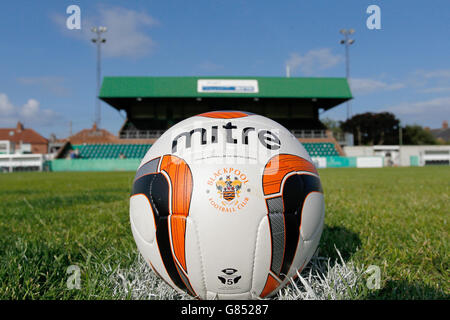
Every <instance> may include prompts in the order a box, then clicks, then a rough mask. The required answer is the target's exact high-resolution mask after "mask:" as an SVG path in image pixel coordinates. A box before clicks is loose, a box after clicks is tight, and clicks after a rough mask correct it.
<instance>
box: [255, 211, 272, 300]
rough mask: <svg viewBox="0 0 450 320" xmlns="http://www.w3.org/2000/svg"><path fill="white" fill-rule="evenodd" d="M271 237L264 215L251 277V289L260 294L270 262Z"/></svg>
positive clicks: (267, 219) (259, 228) (258, 234)
mask: <svg viewBox="0 0 450 320" xmlns="http://www.w3.org/2000/svg"><path fill="white" fill-rule="evenodd" d="M271 247H272V244H271V238H270V226H269V218H268V216H267V215H266V216H265V217H264V218H263V219H262V220H261V223H260V224H259V227H258V233H257V238H256V249H255V257H254V261H253V264H254V265H253V279H252V288H251V291H252V292H254V293H256V294H257V295H259V294H261V292H262V291H263V289H264V285H265V283H266V279H267V275H268V274H269V269H270V262H271Z"/></svg>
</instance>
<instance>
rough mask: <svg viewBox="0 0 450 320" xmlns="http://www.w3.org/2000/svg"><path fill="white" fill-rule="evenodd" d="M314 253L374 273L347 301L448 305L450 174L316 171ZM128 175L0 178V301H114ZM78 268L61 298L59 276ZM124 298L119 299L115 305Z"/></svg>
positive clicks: (123, 245)
mask: <svg viewBox="0 0 450 320" xmlns="http://www.w3.org/2000/svg"><path fill="white" fill-rule="evenodd" d="M320 176H321V179H322V184H323V187H324V192H325V201H326V219H325V228H324V233H323V235H322V239H321V243H320V249H319V254H320V256H322V257H328V258H331V260H332V261H333V260H335V259H337V258H338V256H337V251H336V249H335V248H337V249H338V250H339V252H340V253H341V255H342V258H343V259H344V260H345V261H347V262H350V261H351V262H352V263H353V264H355V265H356V266H358V267H359V268H360V269H361V270H365V269H366V268H367V267H368V266H369V265H375V266H378V267H379V268H380V270H381V283H380V284H381V288H380V289H364V290H361V291H359V293H358V294H357V295H355V296H352V297H353V298H355V299H449V298H450V281H449V280H450V277H449V224H448V218H449V217H450V215H449V213H450V209H449V208H450V205H449V186H450V168H449V167H444V166H442V167H441V166H436V167H424V168H383V169H323V170H321V171H320ZM133 177H134V173H133V172H111V173H100V172H98V173H88V172H83V173H13V174H2V175H0V299H115V298H119V297H118V296H117V294H116V293H115V291H114V288H113V286H112V285H111V275H112V273H113V272H114V270H117V269H118V268H121V269H125V270H126V269H127V268H131V266H132V264H133V263H135V261H136V257H137V256H138V254H137V249H136V246H135V243H134V240H133V237H132V234H131V230H130V224H129V215H128V203H129V202H128V197H129V193H130V189H131V184H132V180H133ZM70 265H76V266H78V267H79V268H80V271H81V277H80V280H81V282H80V284H81V287H80V289H72V290H70V289H68V287H67V281H68V278H69V277H70V275H71V274H70V273H67V268H68V267H69V266H70ZM120 298H123V297H120Z"/></svg>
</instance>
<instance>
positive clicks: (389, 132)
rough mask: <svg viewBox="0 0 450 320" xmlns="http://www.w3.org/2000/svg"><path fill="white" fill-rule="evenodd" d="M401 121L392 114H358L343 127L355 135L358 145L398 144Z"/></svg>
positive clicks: (343, 124) (342, 126)
mask: <svg viewBox="0 0 450 320" xmlns="http://www.w3.org/2000/svg"><path fill="white" fill-rule="evenodd" d="M399 124H400V120H398V119H397V118H396V117H395V115H394V114H392V113H390V112H381V113H372V112H366V113H362V114H356V115H354V116H353V117H351V118H350V119H348V120H347V121H345V122H343V123H342V125H341V128H342V130H344V131H345V132H350V133H353V137H354V141H355V144H356V145H386V144H398V142H399V141H398V130H399Z"/></svg>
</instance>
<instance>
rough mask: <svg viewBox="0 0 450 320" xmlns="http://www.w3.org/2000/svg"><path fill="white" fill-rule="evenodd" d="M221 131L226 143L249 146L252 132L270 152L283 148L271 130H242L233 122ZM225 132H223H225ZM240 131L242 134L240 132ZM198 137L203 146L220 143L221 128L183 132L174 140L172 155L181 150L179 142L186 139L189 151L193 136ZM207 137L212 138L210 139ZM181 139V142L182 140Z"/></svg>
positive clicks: (224, 126) (185, 145)
mask: <svg viewBox="0 0 450 320" xmlns="http://www.w3.org/2000/svg"><path fill="white" fill-rule="evenodd" d="M220 129H221V130H220V131H222V134H224V139H225V141H226V143H231V144H243V145H248V144H249V137H254V136H255V135H254V134H252V135H250V133H251V132H254V133H256V136H257V139H258V141H259V142H260V143H261V145H263V146H264V147H265V148H267V149H269V150H278V149H280V146H281V141H280V138H278V137H277V136H276V135H275V134H274V133H273V132H271V131H270V130H263V129H260V130H256V128H254V127H245V128H240V129H238V127H237V126H236V125H234V124H232V123H231V122H228V123H227V124H226V125H223V126H220ZM222 129H223V130H224V131H225V132H223V130H222ZM208 131H210V133H208ZM239 131H240V132H239ZM194 135H195V136H196V139H198V140H197V141H199V142H200V144H201V145H206V144H209V143H213V144H214V143H218V141H219V136H220V134H219V126H211V128H210V129H208V130H207V129H206V128H195V129H192V130H190V131H186V132H182V133H180V134H179V135H177V136H176V137H174V139H173V140H172V153H176V152H177V151H178V150H179V149H180V148H179V142H180V141H181V142H182V141H183V139H182V138H184V142H185V144H184V147H185V149H188V148H190V147H191V145H192V140H193V136H194ZM207 135H208V136H209V137H210V138H209V139H208V137H207ZM180 139H181V140H180Z"/></svg>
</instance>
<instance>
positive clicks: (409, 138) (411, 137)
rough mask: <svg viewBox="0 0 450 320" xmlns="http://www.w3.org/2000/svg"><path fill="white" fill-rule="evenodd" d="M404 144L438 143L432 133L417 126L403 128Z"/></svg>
mask: <svg viewBox="0 0 450 320" xmlns="http://www.w3.org/2000/svg"><path fill="white" fill-rule="evenodd" d="M403 144H412V145H419V144H437V141H436V138H435V137H434V136H433V135H432V134H431V132H430V131H428V130H425V129H424V128H422V127H421V126H419V125H417V124H416V125H407V126H405V127H404V128H403Z"/></svg>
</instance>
